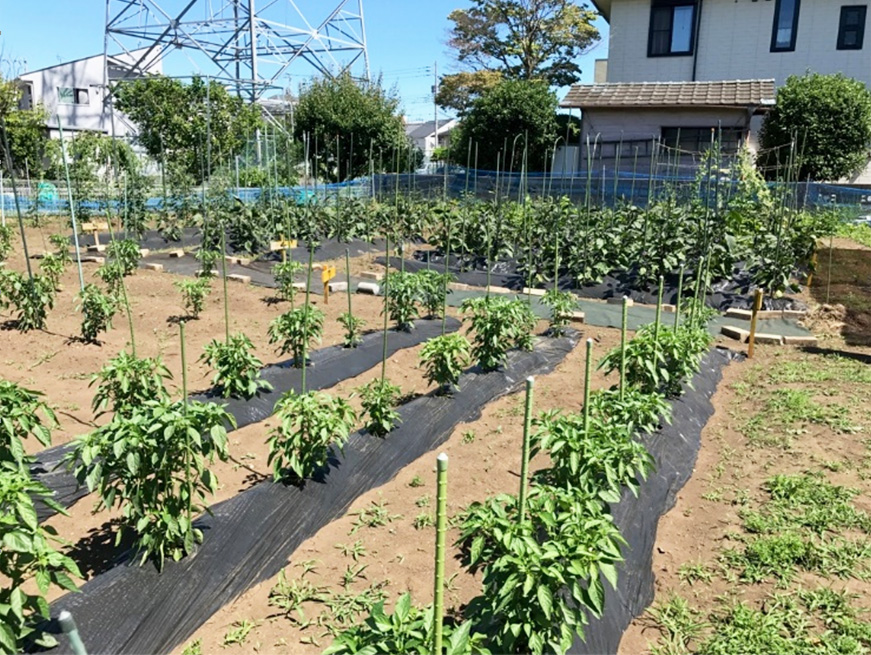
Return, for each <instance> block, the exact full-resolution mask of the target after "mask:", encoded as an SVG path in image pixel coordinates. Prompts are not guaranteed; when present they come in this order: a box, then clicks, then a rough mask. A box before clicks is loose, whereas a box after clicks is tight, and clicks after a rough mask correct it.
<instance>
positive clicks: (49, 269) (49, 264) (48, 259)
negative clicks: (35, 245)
mask: <svg viewBox="0 0 871 655" xmlns="http://www.w3.org/2000/svg"><path fill="white" fill-rule="evenodd" d="M65 268H66V261H64V259H63V257H61V256H60V255H57V254H55V253H51V252H50V253H47V254H46V255H45V256H44V257H43V258H42V259H41V260H40V261H39V270H40V272H41V273H42V275H43V276H45V278H46V279H47V280H49V281H50V283H51V286H52V288H53V289H59V288H60V278H61V276H62V275H63V272H64V269H65Z"/></svg>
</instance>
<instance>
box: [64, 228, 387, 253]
mask: <svg viewBox="0 0 871 655" xmlns="http://www.w3.org/2000/svg"><path fill="white" fill-rule="evenodd" d="M99 236H100V244H101V245H108V244H109V243H111V241H112V235H110V234H109V233H108V232H100V235H99ZM115 238H116V239H127V238H131V239H133V240H134V241H138V242H139V247H140V248H147V249H149V250H166V249H168V248H199V246H200V244H201V243H202V241H203V233H202V230H200V229H199V228H197V227H186V228H183V229H182V230H181V239H179V240H178V241H170V240H169V239H167V238H166V237H164V236H163V235H162V234H161V233H160V232H158V231H157V230H147V231H146V232H145V233H144V234H143V235H142V237H141V238H137V237H136V235H135V234H132V233H131V234H128V233H127V232H126V231H124V230H121V231H119V232H115ZM70 243H73V237H72V236H70ZM79 245H80V246H81V247H82V248H87V247H88V246H92V245H95V242H94V236H93V234H79ZM226 245H227V252H228V253H230V254H234V253H235V252H236V251H235V250H234V249H233V248H232V246H231V245H230V243H229V242H227V244H226ZM345 248H348V249H349V250H350V251H351V257H358V256H360V255H364V254H366V253H373V252H384V240H383V239H375V240H373V241H372V242H369V241H363V240H361V239H351V240H350V241H347V242H345V241H338V240H336V239H326V240H324V241H320V242H318V245H317V247H316V248H315V252H314V260H315V261H327V260H330V259H338V258H339V257H344V256H345ZM290 255H291V256H292V257H293V258H294V259H296V260H297V261H307V260H308V247H307V246H306V245H305V244H304V243H300V245H298V246H297V247H296V248H290ZM265 257H266V258H267V259H272V260H279V259H281V253H280V252H277V253H269V254H266V255H265Z"/></svg>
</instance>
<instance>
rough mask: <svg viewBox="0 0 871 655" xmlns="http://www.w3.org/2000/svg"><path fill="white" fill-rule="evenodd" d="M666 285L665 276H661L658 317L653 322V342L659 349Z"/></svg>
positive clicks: (657, 301)
mask: <svg viewBox="0 0 871 655" xmlns="http://www.w3.org/2000/svg"><path fill="white" fill-rule="evenodd" d="M663 286H665V278H664V277H663V276H662V275H660V276H659V290H658V291H657V293H656V319H655V320H654V324H653V344H654V348H656V349H657V350H659V324H660V322H661V319H662V288H663Z"/></svg>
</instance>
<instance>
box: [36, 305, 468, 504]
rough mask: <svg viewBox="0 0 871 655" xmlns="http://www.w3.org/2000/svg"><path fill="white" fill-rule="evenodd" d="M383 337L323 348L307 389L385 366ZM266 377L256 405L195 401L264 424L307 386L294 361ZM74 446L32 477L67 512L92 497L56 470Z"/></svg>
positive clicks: (433, 331) (410, 341)
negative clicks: (287, 397)
mask: <svg viewBox="0 0 871 655" xmlns="http://www.w3.org/2000/svg"><path fill="white" fill-rule="evenodd" d="M459 328H460V322H459V321H458V320H457V319H455V318H451V317H448V318H447V320H446V322H445V329H446V330H447V331H449V332H453V331H456V330H458V329H459ZM438 334H441V320H419V321H417V322H416V323H415V329H414V330H412V331H411V332H401V331H396V330H390V331H389V332H388V335H389V336H388V339H387V354H388V357H389V356H390V355H392V354H393V353H395V352H396V351H398V350H400V349H402V348H410V347H412V346H416V345H417V344H420V343H423V342H424V341H426V340H428V339H430V338H431V337H434V336H436V335H438ZM382 345H383V343H382V333H381V332H371V333H369V334H367V335H365V336H364V337H363V341H362V343H360V345H358V346H357V347H356V348H343V347H342V346H330V347H328V348H321V349H320V350H316V351H314V352H312V353H311V355H310V364H309V367H308V370H307V371H306V386H307V387H308V388H309V389H312V390H316V389H326V388H328V387H332V386H334V385H335V384H337V383H338V382H341V381H342V380H344V379H347V378H352V377H355V376H357V375H360V374H361V373H363V372H364V371H367V370H369V369H370V368H372V367H373V366H375V365H376V364H378V363H379V362H380V361H381V358H382V354H383V353H382ZM262 377H263V379H264V380H266V381H267V382H269V383H270V384H271V385H272V387H273V389H272V391H269V392H266V393H263V394H261V395H260V396H258V397H255V398H252V399H251V400H247V401H246V400H240V399H232V398H231V399H226V400H225V399H224V398H223V397H221V396H220V395H219V394H215V393H214V392H210V393H209V394H204V395H198V396H191V398H192V399H193V400H199V401H202V402H216V403H224V404H226V405H227V411H228V412H229V413H230V414H232V415H233V416H234V417H235V418H236V423H237V428H241V427H244V426H246V425H249V424H251V423H256V422H258V421H262V420H264V419H266V418H268V417H269V416H271V415H272V408H273V406H274V405H275V401H276V400H277V399H278V398H279V397H280V396H281V395H282V394H283V393H284V392H285V391H288V390H289V389H296V390H299V389H301V387H302V369H299V368H294V367H293V366H291V365H290V363H289V362H285V363H282V364H275V365H272V366H266V367H264V368H263V371H262ZM74 447H75V442H72V443H70V444H65V445H63V446H57V447H55V448H49V449H48V450H45V451H43V452H42V453H39V454H38V455H37V456H36V460H37V461H36V463H35V464H34V466H33V467H32V472H33V477H34V478H35V479H37V480H39V481H40V482H42V483H43V484H45V485H46V486H47V487H48V488H49V489H51V490H52V491H53V492H54V493H55V501H56V502H58V503H60V504H61V505H62V506H64V507H69V506H71V505H72V504H73V503H75V502H76V501H77V500H79V499H80V498H83V497H85V496H87V495H88V490H87V488H86V487H80V486H79V485H78V483H77V482H76V479H75V477H74V476H73V474H72V472H69V471H67V470H66V469H65V468H63V467H62V468H59V469H56V468H55V467H56V466H57V465H58V464H59V463H60V462H61V460H62V459H63V457H64V456H65V455H66V454H67V453H68V452H70V451H71V450H72V449H73V448H74ZM54 513H55V512H54V510H52V509H51V508H49V507H46V506H45V505H43V504H42V503H40V504H39V505H38V516H39V520H40V521H44V520H45V519H47V518H48V517H50V516H52V515H53V514H54Z"/></svg>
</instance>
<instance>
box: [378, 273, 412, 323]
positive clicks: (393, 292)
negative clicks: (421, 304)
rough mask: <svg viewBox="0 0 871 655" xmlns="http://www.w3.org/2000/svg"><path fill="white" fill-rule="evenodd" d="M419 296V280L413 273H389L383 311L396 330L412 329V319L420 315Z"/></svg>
mask: <svg viewBox="0 0 871 655" xmlns="http://www.w3.org/2000/svg"><path fill="white" fill-rule="evenodd" d="M419 294H420V278H419V277H418V276H417V275H415V274H414V273H401V272H396V273H391V274H390V275H389V276H388V278H387V284H386V285H385V290H384V310H385V311H386V312H387V315H388V316H389V317H390V320H391V321H394V322H395V323H396V328H397V329H398V330H405V331H406V332H407V331H409V330H411V329H412V328H413V327H414V319H416V318H417V317H418V316H419V315H420V314H419V313H418V310H417V300H418V296H419Z"/></svg>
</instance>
